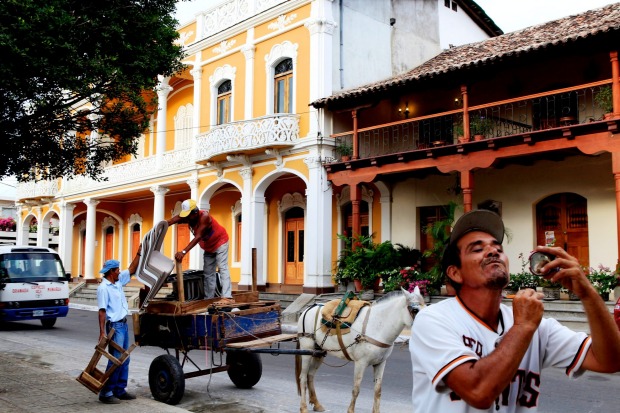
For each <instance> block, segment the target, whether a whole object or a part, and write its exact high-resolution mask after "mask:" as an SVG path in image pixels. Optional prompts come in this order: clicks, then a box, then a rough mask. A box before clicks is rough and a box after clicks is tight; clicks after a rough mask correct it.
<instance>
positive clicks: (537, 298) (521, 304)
mask: <svg viewBox="0 0 620 413" xmlns="http://www.w3.org/2000/svg"><path fill="white" fill-rule="evenodd" d="M543 297H544V294H542V293H538V292H536V291H534V290H532V289H531V288H526V289H524V290H519V291H518V292H517V294H516V295H515V297H514V298H513V300H512V312H513V314H514V325H515V326H517V325H519V326H523V327H525V328H527V329H529V330H532V331H534V330H536V329H537V328H538V326H539V325H540V322H541V320H542V318H543V314H544V312H545V308H544V306H543V301H542V299H543Z"/></svg>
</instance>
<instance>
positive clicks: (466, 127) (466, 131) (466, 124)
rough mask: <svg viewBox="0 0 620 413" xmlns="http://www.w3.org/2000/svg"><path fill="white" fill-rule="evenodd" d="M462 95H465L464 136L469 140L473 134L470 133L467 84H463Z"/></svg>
mask: <svg viewBox="0 0 620 413" xmlns="http://www.w3.org/2000/svg"><path fill="white" fill-rule="evenodd" d="M461 96H463V136H464V138H465V140H466V141H469V139H470V138H471V135H470V133H469V97H468V96H467V86H466V85H463V86H461Z"/></svg>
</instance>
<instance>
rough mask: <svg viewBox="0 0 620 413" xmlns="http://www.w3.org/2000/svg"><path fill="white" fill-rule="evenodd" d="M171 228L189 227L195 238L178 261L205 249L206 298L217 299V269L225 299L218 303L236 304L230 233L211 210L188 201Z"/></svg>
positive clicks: (169, 221) (170, 220) (184, 202)
mask: <svg viewBox="0 0 620 413" xmlns="http://www.w3.org/2000/svg"><path fill="white" fill-rule="evenodd" d="M167 222H168V225H174V224H187V225H188V226H189V229H190V230H191V231H192V234H193V235H194V238H193V239H192V240H191V241H190V243H189V244H187V247H185V248H184V249H183V250H181V251H178V252H177V253H176V254H175V255H174V258H175V260H177V261H178V262H181V261H182V260H183V257H185V255H187V253H188V252H189V251H190V250H191V249H192V248H194V247H195V246H196V244H199V245H200V247H201V248H202V249H203V250H204V253H203V259H204V267H203V271H204V285H205V298H213V297H215V287H216V281H217V280H216V269H217V270H218V271H219V273H220V281H221V283H222V294H221V296H222V297H221V299H220V300H219V301H218V302H217V303H218V304H234V302H235V300H234V299H233V298H232V288H231V283H230V272H229V271H228V233H227V232H226V229H225V228H224V227H223V226H221V225H220V224H219V223H218V222H217V221H216V220H215V219H214V218H213V217H212V216H211V215H210V214H209V212H208V211H202V210H200V209H198V207H197V205H196V201H194V200H193V199H186V200H185V201H183V203H182V204H181V212H179V215H175V216H173V217H172V218H170V219H169V220H168V221H167Z"/></svg>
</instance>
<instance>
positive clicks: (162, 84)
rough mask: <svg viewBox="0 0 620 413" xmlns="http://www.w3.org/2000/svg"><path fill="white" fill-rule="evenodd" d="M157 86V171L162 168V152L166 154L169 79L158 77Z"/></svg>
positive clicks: (170, 88)
mask: <svg viewBox="0 0 620 413" xmlns="http://www.w3.org/2000/svg"><path fill="white" fill-rule="evenodd" d="M158 78H159V85H158V86H157V100H158V104H159V109H158V110H157V144H156V148H155V161H156V162H155V163H156V166H157V169H161V168H162V166H163V160H164V152H166V112H167V111H168V94H169V93H170V92H171V91H172V87H170V86H169V85H168V81H169V80H170V79H169V78H165V77H163V76H158Z"/></svg>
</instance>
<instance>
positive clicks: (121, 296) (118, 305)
mask: <svg viewBox="0 0 620 413" xmlns="http://www.w3.org/2000/svg"><path fill="white" fill-rule="evenodd" d="M140 247H141V245H140ZM140 247H139V248H138V252H137V253H136V256H135V257H134V259H133V261H132V262H131V264H130V265H129V268H128V269H126V270H124V271H121V270H120V262H118V261H117V260H107V261H106V262H105V263H104V264H103V268H101V271H99V272H100V273H101V274H103V279H102V280H101V283H100V284H99V287H98V288H97V306H98V307H99V341H100V342H101V339H103V338H104V337H106V336H107V335H108V333H109V331H110V329H112V328H114V337H112V340H114V342H116V343H117V344H118V345H120V346H121V347H122V348H123V349H125V350H127V349H128V348H129V329H128V327H127V315H128V314H129V307H128V305H127V299H126V298H125V293H124V291H123V287H124V286H125V285H126V284H127V283H128V282H129V280H130V279H131V274H134V273H135V272H136V270H137V268H138V263H139V262H140V249H141V248H140ZM108 351H109V352H110V354H111V355H112V356H114V357H116V358H120V356H121V352H120V351H118V350H116V349H115V348H114V347H112V346H109V349H108ZM112 366H113V363H112V361H110V360H108V366H107V368H106V371H107V370H109V369H110V368H111V367H112ZM128 377H129V357H128V358H127V359H126V360H125V362H124V363H123V364H122V365H120V366H118V367H117V368H116V370H114V372H113V373H112V375H111V376H110V378H109V379H108V381H107V382H106V383H105V385H104V386H103V389H101V392H100V393H99V401H101V402H102V403H105V404H118V403H120V401H119V400H133V399H135V398H136V396H134V395H133V394H131V393H128V392H127V390H126V389H125V388H126V387H127V379H128Z"/></svg>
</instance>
